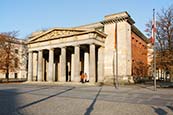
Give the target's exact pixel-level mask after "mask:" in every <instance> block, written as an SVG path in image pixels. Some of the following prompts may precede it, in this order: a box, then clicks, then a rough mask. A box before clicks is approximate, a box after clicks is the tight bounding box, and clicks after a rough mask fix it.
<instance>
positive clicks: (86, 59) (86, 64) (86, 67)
mask: <svg viewBox="0 0 173 115" xmlns="http://www.w3.org/2000/svg"><path fill="white" fill-rule="evenodd" d="M84 73H86V74H87V80H89V53H88V52H85V53H84Z"/></svg>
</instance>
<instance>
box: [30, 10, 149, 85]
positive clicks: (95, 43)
mask: <svg viewBox="0 0 173 115" xmlns="http://www.w3.org/2000/svg"><path fill="white" fill-rule="evenodd" d="M134 23H135V21H134V20H133V19H132V18H131V16H130V15H129V14H128V13H127V12H121V13H117V14H112V15H107V16H105V17H104V20H102V21H99V22H96V23H92V24H88V25H83V26H79V27H72V28H52V29H49V30H47V31H42V32H37V33H35V34H33V36H30V37H29V39H28V43H27V44H28V51H29V55H28V81H49V82H54V81H55V82H68V81H71V82H73V81H74V82H79V81H80V73H81V72H84V73H86V74H87V76H88V77H87V79H88V80H89V82H91V83H96V82H102V83H105V84H112V83H114V82H115V79H116V78H117V79H118V81H119V82H123V83H133V79H134V77H140V76H142V77H144V76H148V75H149V70H148V68H149V66H151V65H150V62H149V59H148V58H149V56H148V55H150V54H148V50H149V49H148V48H149V47H147V46H148V42H147V38H146V37H145V36H144V35H143V34H142V33H141V32H140V31H139V30H138V29H137V28H136V26H135V25H134Z"/></svg>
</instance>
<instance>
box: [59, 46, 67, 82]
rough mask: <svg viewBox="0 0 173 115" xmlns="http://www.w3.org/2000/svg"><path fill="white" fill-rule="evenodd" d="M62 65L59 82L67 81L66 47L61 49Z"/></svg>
mask: <svg viewBox="0 0 173 115" xmlns="http://www.w3.org/2000/svg"><path fill="white" fill-rule="evenodd" d="M60 63H61V76H60V78H59V81H63V82H65V81H66V47H62V48H61V56H60Z"/></svg>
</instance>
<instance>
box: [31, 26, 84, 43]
mask: <svg viewBox="0 0 173 115" xmlns="http://www.w3.org/2000/svg"><path fill="white" fill-rule="evenodd" d="M84 31H85V30H76V29H59V28H58V29H57V28H56V29H51V30H48V31H46V32H43V33H41V34H40V35H38V36H35V37H33V38H31V39H29V42H39V41H45V40H49V39H56V38H60V37H64V36H68V35H73V34H77V33H81V32H84Z"/></svg>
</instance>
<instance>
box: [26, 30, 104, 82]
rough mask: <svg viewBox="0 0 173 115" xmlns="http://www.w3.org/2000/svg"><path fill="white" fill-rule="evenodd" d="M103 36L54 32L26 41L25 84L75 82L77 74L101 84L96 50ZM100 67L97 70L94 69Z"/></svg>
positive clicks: (98, 57) (83, 31) (80, 32)
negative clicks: (82, 74)
mask: <svg viewBox="0 0 173 115" xmlns="http://www.w3.org/2000/svg"><path fill="white" fill-rule="evenodd" d="M105 38H106V34H104V33H102V32H100V31H97V30H79V29H78V30H76V29H63V28H55V29H52V30H49V31H47V32H45V33H43V34H41V35H39V36H36V37H33V38H32V39H30V40H29V41H28V48H29V52H28V55H29V56H28V58H29V59H28V80H29V81H47V82H70V81H71V82H79V81H80V72H81V71H83V72H85V73H86V74H87V76H88V78H87V79H88V80H89V81H90V82H91V83H95V82H97V81H98V80H102V78H103V75H99V77H100V78H98V72H99V71H101V70H99V69H103V66H104V65H103V63H102V65H101V62H99V61H101V60H100V56H101V55H100V53H99V52H100V50H103V47H104V41H105ZM97 64H99V66H102V67H101V68H100V67H99V68H98V67H97Z"/></svg>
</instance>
